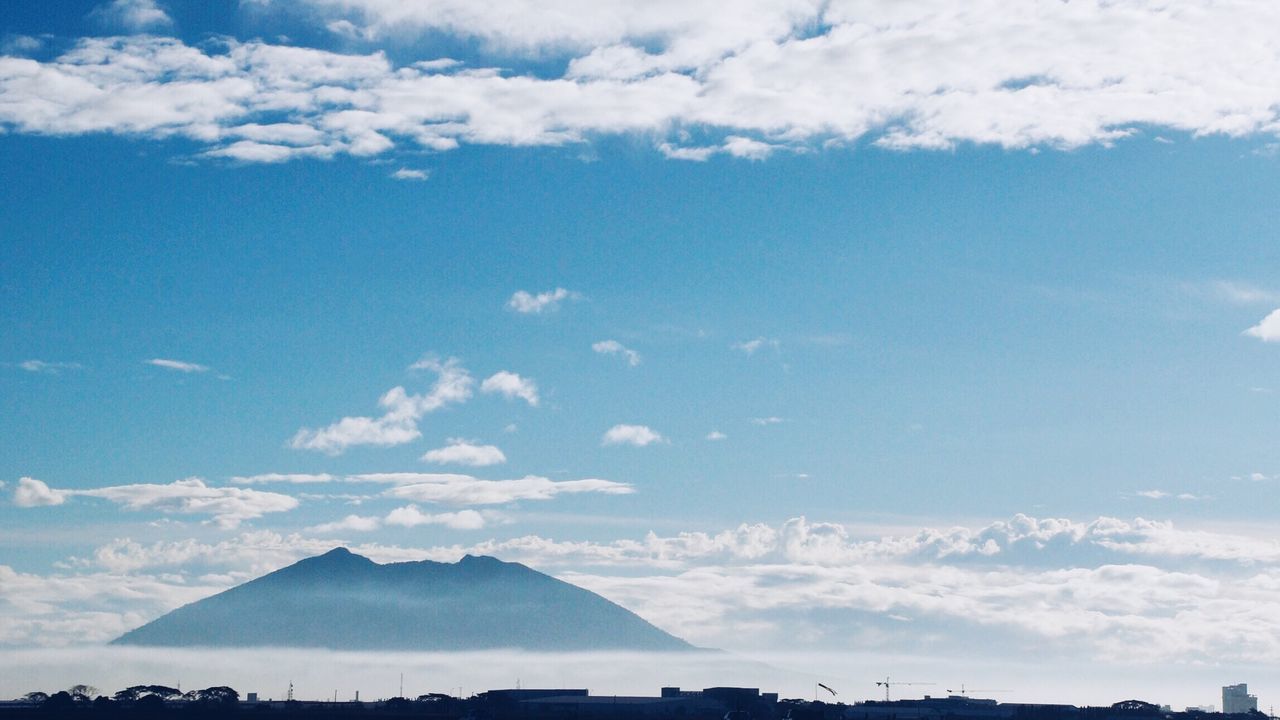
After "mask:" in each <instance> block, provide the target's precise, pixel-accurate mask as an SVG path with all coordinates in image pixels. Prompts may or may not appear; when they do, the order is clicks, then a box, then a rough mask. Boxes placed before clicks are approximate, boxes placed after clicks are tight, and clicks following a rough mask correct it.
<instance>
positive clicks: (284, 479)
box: [231, 473, 338, 485]
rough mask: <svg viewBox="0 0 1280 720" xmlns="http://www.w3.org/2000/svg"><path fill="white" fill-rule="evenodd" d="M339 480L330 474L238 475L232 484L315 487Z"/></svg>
mask: <svg viewBox="0 0 1280 720" xmlns="http://www.w3.org/2000/svg"><path fill="white" fill-rule="evenodd" d="M336 480H338V477H337V476H335V475H330V474H328V473H262V474H260V475H236V476H233V477H232V478H231V482H233V483H235V484H237V485H258V484H262V483H288V484H293V485H313V484H317V483H329V482H334V481H336Z"/></svg>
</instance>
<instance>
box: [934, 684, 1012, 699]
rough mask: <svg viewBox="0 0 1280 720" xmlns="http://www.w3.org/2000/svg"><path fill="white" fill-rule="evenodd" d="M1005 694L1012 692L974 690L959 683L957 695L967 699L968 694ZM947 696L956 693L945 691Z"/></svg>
mask: <svg viewBox="0 0 1280 720" xmlns="http://www.w3.org/2000/svg"><path fill="white" fill-rule="evenodd" d="M1007 692H1013V691H1012V690H989V689H982V688H978V689H974V688H966V687H965V686H964V683H960V693H959V694H960V696H961V697H969V693H1007ZM947 694H948V695H954V694H956V691H955V690H947Z"/></svg>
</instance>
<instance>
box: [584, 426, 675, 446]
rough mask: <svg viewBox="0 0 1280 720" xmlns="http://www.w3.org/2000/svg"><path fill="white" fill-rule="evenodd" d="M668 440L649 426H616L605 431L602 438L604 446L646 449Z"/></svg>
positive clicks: (601, 441)
mask: <svg viewBox="0 0 1280 720" xmlns="http://www.w3.org/2000/svg"><path fill="white" fill-rule="evenodd" d="M665 441H666V438H664V437H662V435H661V434H660V433H658V432H656V431H654V430H653V429H652V428H650V427H649V426H648V425H614V426H613V427H611V428H609V429H608V430H606V431H605V433H604V437H602V438H600V443H601V444H602V445H632V446H635V447H645V446H646V445H652V444H654V443H660V442H665Z"/></svg>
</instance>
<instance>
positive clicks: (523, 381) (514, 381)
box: [480, 370, 538, 407]
mask: <svg viewBox="0 0 1280 720" xmlns="http://www.w3.org/2000/svg"><path fill="white" fill-rule="evenodd" d="M480 392H482V393H499V394H501V395H502V396H503V397H505V398H507V399H508V400H511V399H513V398H520V399H521V400H524V401H525V402H527V403H529V404H530V405H532V406H533V407H537V406H538V385H537V383H535V382H534V381H533V380H531V379H530V378H523V377H520V376H519V375H517V374H516V373H513V372H508V371H506V370H502V371H499V372H496V373H494V374H493V375H490V376H489V377H487V378H485V381H484V382H482V383H480Z"/></svg>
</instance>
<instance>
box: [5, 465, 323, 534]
mask: <svg viewBox="0 0 1280 720" xmlns="http://www.w3.org/2000/svg"><path fill="white" fill-rule="evenodd" d="M71 496H82V497H95V498H102V499H104V500H109V501H111V502H113V503H116V504H118V505H121V506H123V507H124V508H125V509H128V510H154V511H157V512H162V513H174V514H181V515H209V516H211V517H212V518H213V520H214V522H216V523H217V524H218V525H219V526H220V527H224V528H234V527H236V526H237V525H239V524H240V522H241V521H243V520H251V519H254V518H259V517H262V516H263V515H264V514H266V513H274V512H285V511H287V510H292V509H294V508H296V507H297V506H298V501H297V500H296V499H295V498H292V497H290V496H288V495H281V494H279V493H271V492H262V491H260V490H247V489H244V488H234V487H209V486H208V485H205V483H204V481H203V480H201V479H200V478H195V477H192V478H187V479H185V480H177V481H175V482H172V483H169V484H167V485H161V484H152V483H138V484H134V485H115V486H111V487H102V488H94V489H91V490H70V489H63V490H55V489H52V488H50V487H49V486H48V485H46V484H45V483H43V482H41V481H39V480H36V479H35V478H21V479H20V480H19V481H18V487H17V489H16V490H15V491H14V504H15V505H18V506H20V507H36V506H40V505H61V504H62V503H64V502H66V500H67V498H68V497H71Z"/></svg>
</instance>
